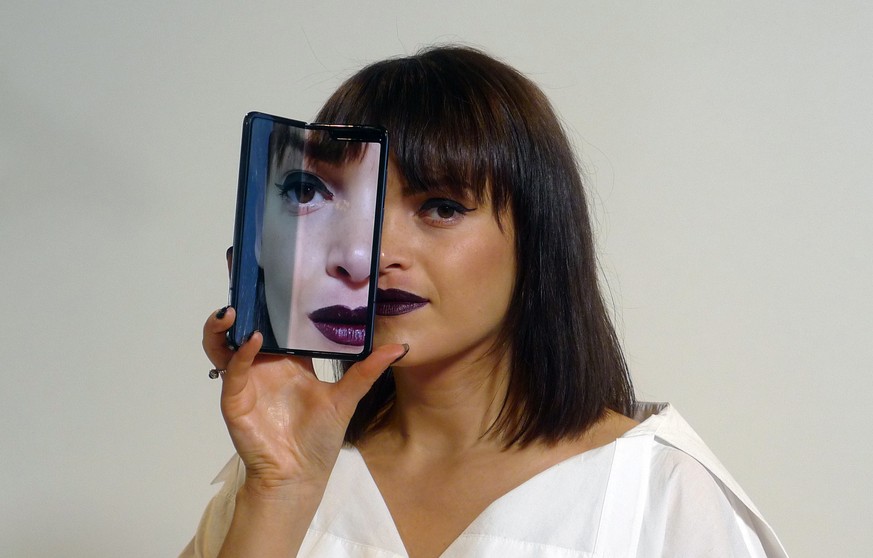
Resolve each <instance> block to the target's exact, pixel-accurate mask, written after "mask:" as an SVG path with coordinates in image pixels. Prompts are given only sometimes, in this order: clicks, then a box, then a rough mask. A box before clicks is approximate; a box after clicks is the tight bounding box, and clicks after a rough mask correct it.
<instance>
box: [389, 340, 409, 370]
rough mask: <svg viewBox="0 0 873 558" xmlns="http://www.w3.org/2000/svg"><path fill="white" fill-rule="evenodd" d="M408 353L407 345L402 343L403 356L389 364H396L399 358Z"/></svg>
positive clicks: (401, 356)
mask: <svg viewBox="0 0 873 558" xmlns="http://www.w3.org/2000/svg"><path fill="white" fill-rule="evenodd" d="M408 352H409V345H408V344H407V343H404V344H403V354H402V355H400V356H399V357H397V358H395V359H394V361H393V362H392V363H391V364H396V363H397V361H398V360H400V359H401V358H403V357H405V356H406V353H408ZM389 366H390V364H389Z"/></svg>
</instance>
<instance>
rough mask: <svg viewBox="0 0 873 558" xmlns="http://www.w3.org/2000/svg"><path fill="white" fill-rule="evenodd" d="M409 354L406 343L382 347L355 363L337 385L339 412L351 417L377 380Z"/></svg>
mask: <svg viewBox="0 0 873 558" xmlns="http://www.w3.org/2000/svg"><path fill="white" fill-rule="evenodd" d="M407 352H409V345H407V344H405V343H404V344H402V345H400V344H396V343H395V344H391V345H382V346H381V347H378V348H376V349H375V350H374V351H373V352H372V353H370V356H368V357H367V358H366V359H364V360H362V361H361V362H358V363H355V364H354V365H353V366H352V367H351V368H349V369H348V371H346V373H345V374H343V377H342V378H340V380H339V381H338V382H337V383H336V388H337V394H338V395H337V402H336V406H337V410H339V411H341V412H342V413H343V414H344V415H348V416H351V415H352V413H354V411H355V407H357V405H358V402H359V401H360V400H361V398H362V397H364V395H366V394H367V392H368V391H369V390H370V388H371V387H372V386H373V383H374V382H375V381H376V379H377V378H379V376H381V375H382V373H383V372H385V370H386V369H387V368H388V367H389V366H391V365H392V364H394V363H395V362H397V361H398V360H400V359H401V358H403V357H404V356H406V353H407Z"/></svg>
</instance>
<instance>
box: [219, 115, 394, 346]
mask: <svg viewBox="0 0 873 558" xmlns="http://www.w3.org/2000/svg"><path fill="white" fill-rule="evenodd" d="M357 128H358V127H340V128H331V127H319V126H318V125H305V124H303V123H301V122H296V121H285V120H283V119H275V117H273V118H264V119H257V118H255V119H254V120H253V121H252V122H251V126H250V129H249V136H250V137H249V142H248V143H249V146H248V153H246V145H245V144H246V141H245V138H244V145H243V157H244V158H247V161H246V167H247V168H246V171H247V172H245V173H243V172H242V171H241V173H240V187H241V189H242V188H243V187H244V188H245V196H243V195H242V194H243V193H242V192H241V195H240V197H239V198H238V209H237V220H238V222H237V231H236V235H235V241H234V258H240V259H241V260H242V261H240V262H239V265H237V262H236V261H235V262H234V269H233V271H234V272H235V277H234V281H233V283H234V285H233V286H232V291H231V299H232V300H233V299H234V296H235V295H236V298H237V314H238V318H237V320H238V322H240V325H239V326H238V327H235V329H236V331H235V333H234V335H235V337H236V338H237V339H238V340H239V341H242V340H244V338H245V336H247V335H248V334H250V333H251V332H252V331H254V330H256V329H257V330H260V331H261V332H262V333H263V334H264V340H265V342H264V347H265V350H267V351H270V352H300V353H307V352H311V353H312V354H316V355H317V354H319V353H328V354H336V353H339V354H341V355H347V356H350V357H353V358H355V357H358V356H365V353H367V352H369V348H370V346H371V343H372V340H371V337H372V329H373V315H374V303H375V283H376V281H375V277H374V275H375V270H376V269H377V264H378V259H377V258H378V239H379V228H380V221H381V204H382V196H383V195H384V194H383V192H384V173H385V171H384V169H385V161H386V142H385V137H384V130H378V131H377V132H378V133H377V132H374V131H373V129H366V130H364V131H363V132H362V131H361V130H358V129H357ZM338 129H339V130H341V131H342V133H338V132H337V130H338ZM244 130H245V129H244ZM356 132H361V133H356ZM374 134H375V135H374ZM244 136H245V133H244ZM371 139H377V140H379V141H368V140H371ZM241 168H242V165H241ZM244 174H245V176H243V175H244ZM243 182H245V184H244V185H243ZM243 197H244V198H245V199H244V200H243V199H242V198H243ZM240 221H243V223H240Z"/></svg>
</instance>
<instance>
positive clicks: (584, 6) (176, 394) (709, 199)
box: [0, 0, 873, 557]
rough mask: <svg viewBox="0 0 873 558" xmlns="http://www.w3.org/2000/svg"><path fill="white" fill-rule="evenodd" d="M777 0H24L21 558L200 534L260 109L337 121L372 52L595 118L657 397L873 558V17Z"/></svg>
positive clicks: (803, 514)
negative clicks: (479, 78)
mask: <svg viewBox="0 0 873 558" xmlns="http://www.w3.org/2000/svg"><path fill="white" fill-rule="evenodd" d="M365 4H366V5H368V6H369V7H363V6H364V5H365ZM760 4H761V3H759V2H745V3H736V2H728V1H724V2H691V1H686V2H650V1H642V0H641V1H635V2H590V1H588V2H569V1H568V2H554V1H537V2H493V1H492V2H479V3H472V2H470V3H468V2H439V3H437V2H398V1H395V2H388V1H384V2H367V3H364V2H360V3H357V2H336V1H333V2H321V3H319V4H318V5H317V6H313V5H310V3H309V2H288V1H284V2H279V1H275V2H248V3H245V4H244V3H242V2H229V1H223V2H217V1H211V2H208V1H193V0H192V1H186V2H171V1H167V0H155V1H152V2H131V1H116V2H97V1H94V0H88V1H79V2H48V1H45V0H31V1H29V2H17V3H12V2H7V3H6V5H4V6H3V7H2V8H0V178H2V184H0V240H2V242H0V262H2V263H0V266H2V267H0V277H2V285H3V291H4V293H5V297H4V298H5V300H4V302H3V304H2V306H0V366H2V375H0V378H2V380H0V381H2V389H0V479H2V480H0V483H2V484H0V555H2V556H29V557H30V556H57V555H62V556H73V557H78V556H83V557H84V556H89V557H91V556H107V557H109V556H112V557H114V556H132V557H136V556H144V557H145V556H166V555H173V554H174V553H175V552H177V551H178V550H179V549H181V548H182V547H183V546H184V545H185V543H186V542H187V539H188V537H189V536H190V535H191V533H192V531H193V529H194V527H195V525H196V522H197V520H198V518H199V514H200V512H201V510H202V508H203V506H204V505H205V504H206V502H207V500H208V498H209V497H210V495H211V494H212V492H213V490H214V488H213V487H210V486H209V484H208V483H209V480H210V479H211V478H212V476H213V475H214V473H215V472H217V470H218V469H219V468H220V467H221V465H222V464H223V463H224V461H225V459H226V458H227V457H228V456H229V455H230V453H231V451H232V450H231V445H230V442H229V440H228V439H227V436H226V433H225V431H224V429H223V424H222V422H221V418H220V415H219V412H218V409H217V397H218V389H219V385H218V383H217V382H210V381H209V380H208V379H207V376H206V371H207V369H208V368H209V365H208V362H207V360H206V358H205V357H204V356H202V354H201V351H200V348H199V342H200V334H199V329H200V326H201V323H202V320H203V319H204V318H205V316H206V315H207V314H208V313H209V312H210V311H211V310H213V309H215V308H217V307H219V306H221V305H222V304H223V303H224V302H225V297H226V275H225V265H224V249H225V247H226V246H228V245H229V244H230V241H231V234H232V221H233V205H234V196H235V187H236V184H235V182H236V171H237V157H238V145H239V131H240V123H241V118H242V116H243V114H244V113H245V112H246V111H249V110H253V109H257V110H262V111H267V112H274V113H278V114H282V115H287V116H291V117H296V118H301V119H307V118H310V117H311V116H312V115H314V113H315V111H316V109H317V107H318V106H319V104H320V103H321V101H322V100H324V98H325V97H326V96H327V95H328V93H329V92H330V91H331V90H332V89H333V88H334V87H336V85H337V84H338V83H339V82H340V80H341V79H342V78H343V77H344V76H346V75H348V74H349V73H350V72H352V71H353V70H355V69H357V68H358V67H360V66H361V65H362V64H364V63H366V62H368V61H372V60H376V59H379V58H382V57H386V56H390V55H395V54H401V53H410V52H413V51H415V50H416V49H417V48H418V47H419V46H421V45H426V44H430V43H433V42H445V41H460V42H465V43H468V44H473V45H478V46H481V47H484V48H485V49H487V50H488V51H490V52H492V53H493V54H495V55H497V56H499V57H502V58H504V59H505V60H507V61H508V62H510V63H511V64H513V65H515V66H517V67H518V68H519V69H521V70H523V71H525V72H527V73H528V74H529V75H531V76H532V77H533V78H534V79H535V80H536V81H537V82H538V83H539V84H540V85H542V87H543V88H544V89H545V90H546V92H547V94H548V95H549V96H550V97H551V98H552V99H553V101H554V103H555V105H556V107H557V108H558V110H559V112H560V113H561V114H562V115H563V117H564V119H565V121H566V123H567V126H568V127H569V129H570V130H571V132H572V135H573V137H574V139H575V141H576V142H577V144H578V147H579V149H580V152H581V154H582V157H583V159H584V161H585V163H586V165H587V167H588V169H589V171H590V175H591V179H592V188H593V196H594V204H595V207H596V211H597V221H598V229H599V234H600V246H601V249H602V265H603V268H604V274H605V276H606V278H607V279H608V282H609V286H610V289H611V294H612V297H613V300H614V304H615V306H616V308H617V315H618V325H619V329H620V331H621V334H622V337H623V339H624V342H625V345H626V348H627V354H628V358H629V361H630V363H631V366H632V369H633V373H634V375H635V377H636V382H637V386H638V391H639V393H640V396H641V397H642V398H644V399H658V400H671V401H673V402H674V403H675V404H676V405H677V406H678V407H679V409H680V410H681V411H682V412H683V414H684V415H685V416H686V418H687V419H688V420H689V421H690V422H691V423H692V424H693V425H695V427H696V428H697V430H698V431H699V432H700V434H701V435H702V436H703V437H704V439H706V440H707V441H708V442H709V443H710V445H711V446H712V448H713V449H714V451H715V452H716V453H717V454H718V455H719V456H721V458H722V460H723V461H724V462H725V464H726V465H727V466H728V468H729V469H730V470H731V471H732V472H733V473H734V475H735V476H736V477H737V478H738V479H739V480H740V482H741V483H742V484H743V485H744V486H745V488H746V489H747V491H748V492H749V493H750V494H751V495H752V497H753V499H754V500H755V501H756V502H757V503H758V505H759V507H760V508H761V509H762V511H763V512H764V513H765V515H766V516H767V517H768V519H769V520H770V522H771V523H772V524H773V525H774V526H775V528H776V530H777V532H778V533H780V535H781V537H782V538H783V540H784V542H785V544H786V546H787V548H788V550H789V552H790V553H791V554H792V555H793V556H795V557H802V556H809V557H813V556H815V557H818V556H841V557H844V556H863V555H866V552H865V551H864V549H865V547H866V549H867V552H869V548H870V546H871V545H873V534H871V531H870V529H869V518H870V517H871V516H873V503H871V494H873V483H871V480H870V478H871V477H870V475H868V474H867V473H868V470H869V468H870V467H871V465H873V455H871V447H873V444H871V443H870V441H869V440H868V436H867V430H868V424H869V422H870V418H871V412H870V411H869V410H868V408H867V404H868V401H869V399H870V396H871V394H873V365H871V362H873V348H871V347H873V343H871V337H873V335H871V334H873V328H871V318H870V316H871V314H873V296H871V293H870V290H871V287H873V264H871V238H873V225H871V219H870V217H869V215H871V214H873V193H871V192H873V189H871V187H870V184H869V182H870V178H869V177H870V176H871V171H873V162H871V161H873V157H871V148H873V141H871V140H873V132H871V130H873V109H871V106H873V105H871V101H870V99H871V98H873V77H871V76H873V56H871V52H873V32H871V31H873V25H871V24H873V9H871V7H870V4H869V3H867V2H863V1H858V2H846V1H836V2H811V1H794V2H782V3H780V2H769V3H765V4H768V6H763V5H760Z"/></svg>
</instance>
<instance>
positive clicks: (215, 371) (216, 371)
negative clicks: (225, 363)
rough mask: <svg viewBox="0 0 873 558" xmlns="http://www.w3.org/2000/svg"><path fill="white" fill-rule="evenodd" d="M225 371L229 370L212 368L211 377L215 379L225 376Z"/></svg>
mask: <svg viewBox="0 0 873 558" xmlns="http://www.w3.org/2000/svg"><path fill="white" fill-rule="evenodd" d="M225 372H227V370H226V369H224V368H213V369H212V370H210V371H209V379H210V380H214V379H215V378H218V377H219V376H224V373H225Z"/></svg>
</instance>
